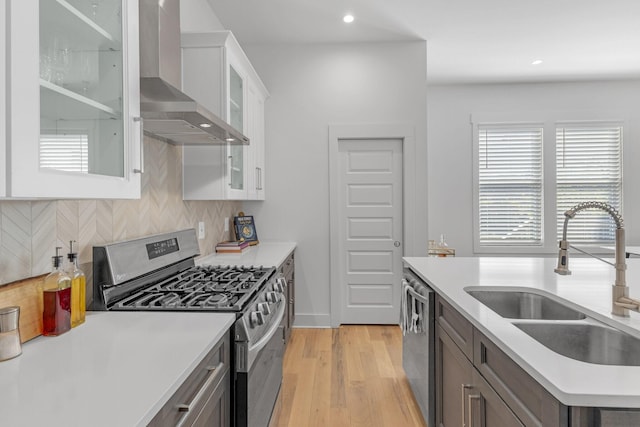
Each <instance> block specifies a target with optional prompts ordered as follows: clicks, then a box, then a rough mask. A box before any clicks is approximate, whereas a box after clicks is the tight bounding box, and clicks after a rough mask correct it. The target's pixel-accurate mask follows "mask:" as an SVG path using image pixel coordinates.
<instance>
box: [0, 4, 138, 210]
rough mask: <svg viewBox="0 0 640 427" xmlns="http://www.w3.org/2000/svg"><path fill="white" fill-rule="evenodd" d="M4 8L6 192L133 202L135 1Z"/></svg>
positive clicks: (135, 171) (135, 169) (135, 177)
mask: <svg viewBox="0 0 640 427" xmlns="http://www.w3.org/2000/svg"><path fill="white" fill-rule="evenodd" d="M6 1H9V2H10V3H11V7H10V8H8V9H7V10H8V11H9V12H10V16H8V17H7V20H8V25H9V32H8V34H9V35H10V41H9V45H8V52H6V57H7V62H8V64H7V65H8V67H7V69H8V75H7V76H6V78H7V79H8V82H9V84H8V85H7V91H8V93H7V99H8V101H7V117H8V120H7V132H6V135H7V137H6V141H4V142H5V143H6V144H8V145H9V149H8V150H6V152H7V153H9V154H8V156H7V158H6V159H5V161H4V162H3V163H2V164H4V165H6V167H7V169H8V171H7V174H6V175H7V178H8V180H7V181H8V182H6V183H5V184H6V185H4V186H3V189H5V190H6V191H5V193H4V195H5V196H8V197H26V198H37V197H46V198H118V199H125V198H139V197H140V170H141V169H142V167H141V165H142V162H143V156H142V152H141V149H142V139H141V127H140V125H141V124H140V122H139V121H138V117H139V115H140V83H139V67H138V64H139V58H138V1H135V0H134V1H126V0H124V1H123V0H100V1H84V0H6ZM2 9H3V10H4V9H5V8H4V7H3V8H2ZM3 45H4V43H3ZM1 125H2V122H0V126H1ZM3 152H4V150H3ZM0 183H1V182H0Z"/></svg>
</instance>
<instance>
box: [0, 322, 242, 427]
mask: <svg viewBox="0 0 640 427" xmlns="http://www.w3.org/2000/svg"><path fill="white" fill-rule="evenodd" d="M234 320H235V316H234V315H233V314H229V313H182V312H180V313H172V312H148V311H147V312H89V313H87V319H86V322H85V323H84V324H82V325H80V326H78V327H77V328H74V329H72V330H70V331H69V332H67V333H65V334H63V335H60V336H58V337H43V336H41V337H38V338H35V339H33V340H31V341H29V342H27V343H25V344H23V346H22V355H21V356H18V357H16V358H14V359H11V360H8V361H5V362H1V363H0V425H3V426H5V425H6V426H25V427H27V426H44V425H46V426H51V427H58V426H60V427H62V426H65V427H68V426H78V427H81V426H82V427H84V426H87V425H91V426H105V427H107V426H108V427H113V426H145V425H147V424H148V423H149V422H150V421H151V420H152V419H153V417H154V416H155V415H156V413H157V412H158V411H159V410H160V409H161V408H162V406H163V405H164V404H165V403H166V402H167V401H168V400H169V399H170V398H171V397H172V396H173V394H174V393H175V392H176V390H178V388H179V387H180V385H181V384H182V383H183V382H184V380H185V379H187V377H188V376H189V374H190V373H191V372H192V371H193V370H194V369H195V368H196V367H197V366H198V364H199V363H200V362H201V361H202V360H203V359H204V358H205V356H207V354H208V353H209V352H210V350H212V349H213V348H214V346H215V345H216V343H217V342H218V341H219V340H221V339H222V338H224V337H225V335H226V334H227V333H228V330H229V328H230V327H231V325H232V324H233V322H234Z"/></svg>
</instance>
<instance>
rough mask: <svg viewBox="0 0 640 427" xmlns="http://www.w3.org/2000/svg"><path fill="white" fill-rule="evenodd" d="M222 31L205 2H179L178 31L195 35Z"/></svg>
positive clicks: (204, 0) (216, 18)
mask: <svg viewBox="0 0 640 427" xmlns="http://www.w3.org/2000/svg"><path fill="white" fill-rule="evenodd" d="M218 30H224V27H223V26H222V24H221V23H220V20H219V19H218V17H217V16H216V15H215V13H214V12H213V9H212V8H211V5H210V4H209V2H208V1H207V0H180V31H181V32H183V33H195V32H204V31H218Z"/></svg>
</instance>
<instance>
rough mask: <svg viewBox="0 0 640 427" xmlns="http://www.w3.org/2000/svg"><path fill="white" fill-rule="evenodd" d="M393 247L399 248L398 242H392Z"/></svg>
mask: <svg viewBox="0 0 640 427" xmlns="http://www.w3.org/2000/svg"><path fill="white" fill-rule="evenodd" d="M393 246H395V247H396V248H399V247H400V242H398V241H397V240H396V241H395V242H393Z"/></svg>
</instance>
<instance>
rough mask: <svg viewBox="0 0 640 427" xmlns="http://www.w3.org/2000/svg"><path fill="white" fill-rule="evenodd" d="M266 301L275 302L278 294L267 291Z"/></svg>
mask: <svg viewBox="0 0 640 427" xmlns="http://www.w3.org/2000/svg"><path fill="white" fill-rule="evenodd" d="M267 302H270V303H273V304H275V303H277V302H278V294H277V293H275V292H267Z"/></svg>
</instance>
